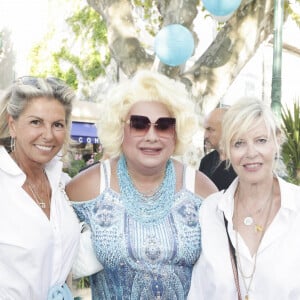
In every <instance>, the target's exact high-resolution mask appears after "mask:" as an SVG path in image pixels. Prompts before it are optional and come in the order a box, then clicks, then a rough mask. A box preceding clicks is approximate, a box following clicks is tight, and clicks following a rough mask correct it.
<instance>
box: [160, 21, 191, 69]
mask: <svg viewBox="0 0 300 300" xmlns="http://www.w3.org/2000/svg"><path fill="white" fill-rule="evenodd" d="M194 46H195V45H194V38H193V35H192V33H191V32H190V31H189V30H188V29H187V28H186V27H184V26H182V25H180V24H172V25H168V26H165V27H164V28H162V29H161V30H160V31H159V32H158V34H157V35H156V37H155V39H154V51H155V54H156V55H157V57H158V58H159V59H160V61H161V62H163V63H164V64H166V65H169V66H172V67H175V66H179V65H181V64H183V63H184V62H186V61H187V60H188V59H189V58H190V57H191V56H192V54H193V52H194Z"/></svg>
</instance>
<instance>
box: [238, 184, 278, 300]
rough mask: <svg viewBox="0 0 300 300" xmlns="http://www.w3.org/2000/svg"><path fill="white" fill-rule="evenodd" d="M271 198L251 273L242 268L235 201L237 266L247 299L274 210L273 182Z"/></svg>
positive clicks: (246, 298)
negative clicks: (260, 249) (246, 272)
mask: <svg viewBox="0 0 300 300" xmlns="http://www.w3.org/2000/svg"><path fill="white" fill-rule="evenodd" d="M269 198H270V205H269V210H268V213H267V217H266V220H265V222H264V226H263V227H262V230H261V236H260V238H259V241H258V245H257V248H256V253H255V256H254V263H253V268H252V271H251V273H250V274H249V275H245V273H244V272H243V270H242V263H241V258H240V253H239V243H238V209H237V208H238V203H237V202H238V201H235V204H234V206H235V207H234V209H235V211H236V230H235V242H236V258H237V266H238V271H239V272H238V273H241V275H242V281H243V284H244V287H245V290H246V295H245V300H249V291H250V288H251V285H252V281H253V278H254V274H255V270H256V262H257V252H258V249H259V247H260V245H261V241H262V239H263V236H264V235H265V232H266V227H267V224H268V220H269V218H270V214H271V210H272V204H273V184H272V188H271V193H270V196H269ZM267 202H269V199H268V201H267ZM246 279H249V282H248V284H247V283H246Z"/></svg>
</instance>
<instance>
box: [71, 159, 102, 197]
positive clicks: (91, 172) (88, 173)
mask: <svg viewBox="0 0 300 300" xmlns="http://www.w3.org/2000/svg"><path fill="white" fill-rule="evenodd" d="M100 176H101V174H100V164H95V165H93V166H91V167H89V168H87V169H85V170H83V171H82V172H80V173H78V174H77V175H76V176H75V177H73V178H72V179H71V181H70V182H69V183H68V184H67V185H66V193H67V195H68V197H69V199H70V200H72V201H86V200H91V199H93V198H95V197H97V196H98V195H99V190H100Z"/></svg>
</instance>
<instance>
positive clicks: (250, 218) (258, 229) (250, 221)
mask: <svg viewBox="0 0 300 300" xmlns="http://www.w3.org/2000/svg"><path fill="white" fill-rule="evenodd" d="M238 198H239V199H240V197H239V193H238ZM271 198H272V191H271V195H270V196H269V197H268V198H267V200H266V201H265V203H264V204H263V205H262V207H260V208H259V209H257V210H256V211H254V212H253V213H249V211H248V209H247V207H246V206H245V205H244V203H243V202H242V201H241V203H242V206H243V208H244V209H245V210H246V211H247V216H246V217H245V218H244V220H243V223H244V224H245V225H246V226H251V225H253V223H254V218H253V217H254V216H255V215H257V214H260V213H261V212H263V211H264V210H265V208H266V207H267V204H268V202H269V200H270V199H271ZM254 227H255V228H254V229H255V231H256V232H262V231H263V226H262V225H259V224H254Z"/></svg>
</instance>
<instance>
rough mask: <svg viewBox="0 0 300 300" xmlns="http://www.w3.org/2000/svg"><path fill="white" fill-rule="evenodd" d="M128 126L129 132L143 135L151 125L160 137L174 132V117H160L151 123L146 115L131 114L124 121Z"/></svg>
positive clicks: (168, 135)
mask: <svg viewBox="0 0 300 300" xmlns="http://www.w3.org/2000/svg"><path fill="white" fill-rule="evenodd" d="M126 123H127V124H129V126H130V133H131V135H133V136H144V135H145V134H146V133H147V132H148V130H149V129H150V127H151V126H153V127H154V128H155V130H156V133H157V135H158V136H160V137H170V136H171V135H174V133H175V124H176V119H175V118H170V117H162V118H159V119H157V120H156V122H155V123H151V121H150V120H149V118H148V117H145V116H138V115H131V116H130V119H129V120H128V121H127V122H126Z"/></svg>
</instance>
